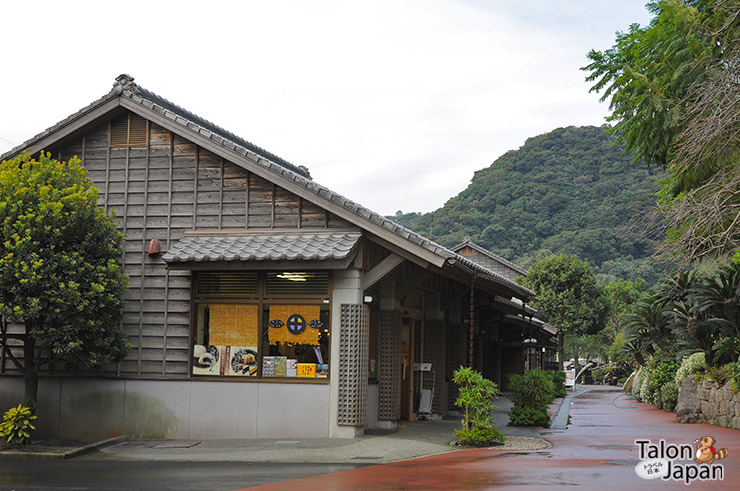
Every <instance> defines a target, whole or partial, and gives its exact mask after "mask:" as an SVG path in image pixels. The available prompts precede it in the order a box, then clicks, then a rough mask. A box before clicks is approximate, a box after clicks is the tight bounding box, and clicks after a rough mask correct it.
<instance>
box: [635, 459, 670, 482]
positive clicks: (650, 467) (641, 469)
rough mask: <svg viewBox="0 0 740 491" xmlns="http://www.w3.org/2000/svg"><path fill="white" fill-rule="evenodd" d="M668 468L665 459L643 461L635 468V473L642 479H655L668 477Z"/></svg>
mask: <svg viewBox="0 0 740 491" xmlns="http://www.w3.org/2000/svg"><path fill="white" fill-rule="evenodd" d="M669 469H670V466H669V465H668V461H667V460H666V459H649V460H643V461H642V462H640V463H639V464H637V465H636V466H635V472H636V473H637V475H638V476H640V477H641V478H643V479H657V478H659V477H666V476H668V472H669Z"/></svg>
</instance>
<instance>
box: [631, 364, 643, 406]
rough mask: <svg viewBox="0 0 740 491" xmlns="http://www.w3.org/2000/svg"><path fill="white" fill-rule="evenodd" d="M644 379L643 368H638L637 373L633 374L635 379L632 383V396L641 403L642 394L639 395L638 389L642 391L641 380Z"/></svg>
mask: <svg viewBox="0 0 740 491" xmlns="http://www.w3.org/2000/svg"><path fill="white" fill-rule="evenodd" d="M644 377H645V367H644V366H643V367H640V368H639V369H638V370H637V372H636V373H635V378H634V381H633V383H632V395H633V396H635V399H637V400H638V401H642V394H641V393H640V389H642V379H643V378H644Z"/></svg>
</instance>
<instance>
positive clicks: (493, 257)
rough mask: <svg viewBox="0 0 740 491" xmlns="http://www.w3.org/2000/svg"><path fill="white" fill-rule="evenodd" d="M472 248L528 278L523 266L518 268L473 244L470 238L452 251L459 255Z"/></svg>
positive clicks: (466, 238)
mask: <svg viewBox="0 0 740 491" xmlns="http://www.w3.org/2000/svg"><path fill="white" fill-rule="evenodd" d="M466 247H470V248H471V249H473V250H475V251H477V252H479V253H481V254H483V255H484V256H487V257H489V258H490V259H493V260H494V261H496V262H498V263H500V264H502V265H503V266H506V267H507V268H510V269H512V270H514V271H515V272H517V273H519V274H520V275H522V276H527V270H526V269H524V268H522V267H521V266H518V265H516V264H514V263H512V262H511V261H509V260H507V259H504V258H503V257H501V256H499V255H498V254H494V253H493V252H491V251H489V250H488V249H486V248H484V247H481V246H479V245H478V244H476V243H475V242H473V241H472V240H471V239H470V237H465V239H464V240H463V241H462V242H461V243H460V244H457V245H456V246H454V247H452V248H451V249H452V250H453V251H455V252H456V253H459V252H460V251H461V250H462V249H464V248H466Z"/></svg>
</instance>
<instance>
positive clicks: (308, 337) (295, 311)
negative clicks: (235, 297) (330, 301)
mask: <svg viewBox="0 0 740 491" xmlns="http://www.w3.org/2000/svg"><path fill="white" fill-rule="evenodd" d="M264 318H265V319H267V326H266V327H265V330H264V333H265V334H264V338H263V346H264V349H263V351H264V352H266V353H269V356H264V357H263V358H262V376H263V377H299V378H305V377H309V378H311V377H317V378H326V377H328V376H329V334H330V333H329V306H328V305H324V304H315V305H310V304H309V305H305V304H271V305H268V306H266V307H265V311H264Z"/></svg>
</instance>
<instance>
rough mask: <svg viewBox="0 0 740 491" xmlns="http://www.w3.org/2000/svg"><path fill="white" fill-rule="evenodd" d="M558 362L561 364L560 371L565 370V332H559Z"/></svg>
mask: <svg viewBox="0 0 740 491" xmlns="http://www.w3.org/2000/svg"><path fill="white" fill-rule="evenodd" d="M558 360H559V362H560V370H563V369H564V368H565V367H564V366H563V364H564V363H565V345H564V342H563V331H558Z"/></svg>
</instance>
